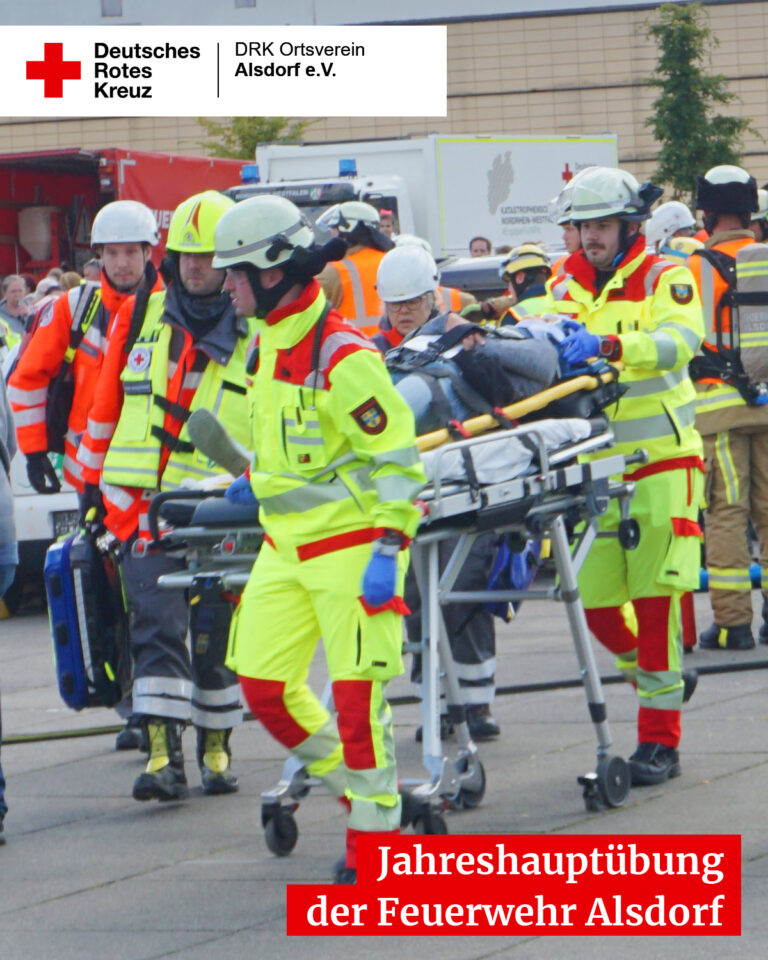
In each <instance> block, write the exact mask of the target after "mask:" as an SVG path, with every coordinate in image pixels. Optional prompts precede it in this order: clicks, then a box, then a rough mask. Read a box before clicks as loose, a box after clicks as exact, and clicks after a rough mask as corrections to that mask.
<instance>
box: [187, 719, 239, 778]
mask: <svg viewBox="0 0 768 960" xmlns="http://www.w3.org/2000/svg"><path fill="white" fill-rule="evenodd" d="M231 732H232V731H231V730H204V729H203V728H202V727H198V728H197V765H198V767H200V778H201V780H202V783H203V793H207V794H211V795H213V794H217V793H235V791H236V790H237V789H238V787H239V785H238V782H237V777H236V776H235V775H234V773H232V770H231V769H230V766H229V762H230V760H231V759H232V751H231V750H230V749H229V735H230V733H231Z"/></svg>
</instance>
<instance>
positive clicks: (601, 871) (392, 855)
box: [287, 834, 741, 937]
mask: <svg viewBox="0 0 768 960" xmlns="http://www.w3.org/2000/svg"><path fill="white" fill-rule="evenodd" d="M287 902H288V919H287V932H288V934H289V935H290V936H297V935H301V936H306V935H315V936H345V935H346V936H382V935H385V936H386V935H391V936H402V935H404V934H409V935H411V936H413V935H422V936H441V935H442V936H462V935H464V936H466V935H471V936H493V935H498V936H516V935H531V934H535V935H539V936H540V935H550V936H627V935H628V934H635V933H640V934H643V935H644V936H674V935H681V934H682V935H685V936H697V935H698V936H708V937H711V936H738V935H739V934H740V933H741V837H739V836H734V835H715V836H712V835H706V834H690V835H686V834H684V835H674V836H667V835H656V834H653V835H650V834H638V835H629V836H621V835H618V836H537V835H530V836H514V837H510V836H506V835H497V836H489V835H484V836H467V835H461V836H460V835H453V836H395V837H393V836H391V835H381V836H377V835H375V834H371V835H370V836H361V837H359V839H358V881H357V884H356V885H353V886H326V885H319V884H311V885H290V886H288V888H287Z"/></svg>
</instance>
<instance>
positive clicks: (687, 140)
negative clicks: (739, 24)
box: [645, 3, 759, 199]
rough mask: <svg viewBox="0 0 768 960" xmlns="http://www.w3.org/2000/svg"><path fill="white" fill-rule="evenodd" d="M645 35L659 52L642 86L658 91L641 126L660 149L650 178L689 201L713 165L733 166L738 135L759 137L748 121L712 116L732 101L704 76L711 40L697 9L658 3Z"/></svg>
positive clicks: (718, 82)
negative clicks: (702, 175) (699, 178)
mask: <svg viewBox="0 0 768 960" xmlns="http://www.w3.org/2000/svg"><path fill="white" fill-rule="evenodd" d="M646 35H647V36H648V37H649V38H650V39H652V40H654V41H655V43H656V46H657V47H658V50H659V58H658V60H657V63H656V74H655V76H653V77H651V78H649V79H648V80H647V81H646V82H647V83H648V84H649V85H650V86H652V87H657V88H658V89H659V91H660V92H659V96H658V97H657V98H656V99H655V100H654V101H653V111H654V112H653V115H652V116H651V117H649V118H648V119H647V120H646V121H645V125H646V126H647V127H650V128H651V129H652V131H653V135H654V137H655V139H656V140H657V141H658V142H659V143H660V144H661V148H660V150H659V152H658V155H657V163H658V165H657V167H656V173H655V176H656V179H657V180H658V182H659V183H665V184H669V185H670V186H671V187H672V188H673V191H674V196H675V197H676V198H684V199H687V198H686V196H685V195H686V194H687V195H689V196H690V198H691V199H692V198H693V195H694V192H695V187H696V177H697V175H698V174H700V173H704V172H705V171H706V170H708V169H709V168H710V167H713V166H715V165H716V164H719V163H735V164H738V163H739V162H740V159H741V139H742V137H743V135H744V134H745V133H746V132H747V131H749V132H751V133H755V134H756V135H757V136H759V133H758V132H757V131H756V130H755V129H754V127H753V126H752V124H751V123H750V121H749V120H745V119H742V118H740V117H734V116H725V115H723V114H719V113H714V111H715V109H716V107H717V106H718V105H721V104H722V105H726V104H730V103H733V102H734V101H737V100H738V98H737V97H736V95H735V94H734V93H731V92H730V91H729V90H728V80H727V78H726V77H725V76H724V75H723V74H709V73H707V72H706V69H705V61H708V60H709V59H710V56H711V52H712V49H713V48H714V47H715V46H716V45H717V39H716V38H715V37H713V36H712V33H711V31H710V29H709V26H708V24H707V18H706V13H705V12H704V10H703V8H702V6H701V4H699V3H692V4H689V5H686V6H678V5H677V4H672V3H664V4H662V5H661V6H660V7H659V9H658V20H656V21H655V22H653V23H650V24H649V25H648V29H647V34H646Z"/></svg>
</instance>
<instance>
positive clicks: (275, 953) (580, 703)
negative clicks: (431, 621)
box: [0, 595, 768, 960]
mask: <svg viewBox="0 0 768 960" xmlns="http://www.w3.org/2000/svg"><path fill="white" fill-rule="evenodd" d="M696 609H697V617H698V624H699V627H700V628H702V627H704V626H706V625H708V624H709V622H710V617H709V609H708V603H707V599H706V597H705V596H697V598H696ZM755 611H756V615H757V611H758V597H757V595H756V596H755ZM757 625H758V621H757V618H756V621H755V626H756V627H757ZM498 648H499V657H498V674H497V682H498V684H499V685H500V686H504V687H511V688H512V689H513V690H514V689H515V688H517V687H520V686H521V685H526V684H535V683H544V682H546V681H568V682H570V681H573V680H574V679H575V678H577V677H578V668H577V663H576V658H575V654H574V650H573V644H572V642H571V640H570V636H569V633H568V630H567V626H566V620H565V616H564V610H563V608H562V607H561V606H560V605H558V604H556V603H554V602H551V601H545V602H528V603H527V604H525V605H524V606H523V608H522V609H521V611H520V613H519V615H518V618H517V619H516V621H515V622H514V623H512V624H510V625H507V626H502V627H501V629H500V630H499V642H498ZM598 659H599V663H600V667H601V671H602V672H603V674H605V675H612V674H614V673H615V671H614V668H613V664H612V659H611V657H610V656H609V655H607V654H606V653H605V652H604V651H598ZM686 666H687V667H689V666H690V667H697V668H699V669H701V671H702V675H701V677H700V680H699V686H698V689H697V691H696V693H695V696H694V697H693V699H692V701H691V702H690V703H689V704H688V705H687V706H686V708H685V711H684V716H683V742H682V745H681V762H682V768H683V773H682V776H681V777H679V778H678V779H676V780H672V781H670V782H669V783H667V784H665V785H663V786H660V787H646V788H643V789H633V790H632V791H631V793H630V795H629V797H628V799H627V801H626V803H625V804H624V805H623V806H622V807H620V808H618V809H613V810H608V811H603V812H600V813H588V812H587V811H586V809H585V806H584V803H583V800H582V796H581V788H580V787H579V786H578V784H577V782H576V778H577V777H578V776H579V775H580V774H583V773H585V772H586V771H588V770H591V769H593V768H594V764H595V749H596V739H595V733H594V729H593V727H592V724H591V722H590V719H589V714H588V711H587V706H586V699H585V695H584V691H583V689H581V688H580V687H565V688H561V689H552V690H545V691H538V692H528V693H521V692H512V693H509V694H507V695H503V696H499V697H497V701H496V704H495V707H494V714H495V715H496V717H497V719H498V720H499V722H500V724H501V727H502V735H501V737H500V738H499V739H498V740H496V741H494V742H491V743H486V744H482V745H481V755H482V760H483V763H484V766H485V769H486V774H487V791H486V795H485V798H484V801H483V802H482V804H481V805H480V806H479V807H478V808H477V809H475V810H470V811H462V812H453V811H448V812H447V814H446V821H447V824H448V828H449V831H450V833H451V835H458V834H462V833H471V834H483V833H501V834H509V835H516V834H554V835H558V834H588V835H595V834H615V835H616V836H617V837H618V838H619V839H620V835H625V834H632V833H709V834H713V833H739V834H741V837H742V853H743V869H742V884H743V889H742V897H743V909H742V917H743V928H742V935H741V937H728V938H719V937H708V936H705V937H690V936H688V937H671V936H660V937H654V938H653V939H652V940H651V941H650V942H649V941H648V940H647V939H646V938H643V937H640V936H637V937H627V936H620V937H610V936H605V937H578V938H577V937H567V936H566V937H557V936H547V937H535V936H529V937H505V936H498V937H478V936H471V935H470V936H458V935H457V936H446V937H439V938H438V937H424V938H416V937H409V938H403V937H387V936H379V937H371V938H366V939H348V938H342V937H317V938H313V937H288V936H287V935H286V906H285V901H286V894H285V886H286V884H287V883H307V882H310V883H323V882H326V881H327V880H329V878H330V873H331V868H332V864H333V862H334V861H335V860H336V859H337V858H338V856H339V855H340V854H341V852H342V847H343V836H344V819H343V815H342V814H341V812H340V811H339V809H338V805H337V804H336V803H335V802H333V801H332V800H330V799H329V798H328V797H326V796H325V795H324V794H323V793H322V792H321V790H320V789H313V790H312V791H311V793H310V795H309V796H308V797H307V798H306V799H305V800H304V801H303V802H302V804H301V807H300V809H299V811H298V813H297V821H298V824H299V828H300V836H299V840H298V844H297V846H296V849H295V851H294V852H293V853H292V854H291V855H290V856H288V857H284V858H276V857H274V856H273V855H272V854H271V853H270V852H269V851H268V850H267V848H266V846H265V843H264V837H263V831H262V827H261V823H260V809H261V805H260V793H261V791H262V790H265V789H268V788H269V787H271V786H274V784H275V783H276V782H277V780H278V779H279V776H280V773H281V770H282V765H283V760H284V755H283V752H282V750H281V748H280V747H279V746H278V745H277V744H276V743H274V742H273V741H272V740H271V739H270V738H269V737H268V736H267V735H266V734H265V732H264V731H263V730H262V729H261V727H260V726H259V724H257V723H256V722H248V723H246V724H245V726H244V727H243V729H242V730H238V731H237V732H236V733H235V734H234V736H233V740H232V746H233V750H234V761H233V765H234V768H235V769H236V771H237V773H238V775H239V777H240V785H241V786H240V791H239V793H237V794H234V795H230V796H223V797H207V796H204V795H203V794H202V793H201V790H200V786H199V776H198V773H197V770H196V767H195V763H194V733H193V731H191V730H190V731H188V732H187V733H186V734H185V738H184V739H185V750H186V756H187V775H188V778H189V781H190V786H191V797H190V799H189V800H188V801H186V802H183V803H175V804H164V805H161V804H157V803H137V802H136V801H134V800H133V799H132V798H131V785H132V782H133V779H134V778H135V777H136V776H137V774H138V773H139V772H140V771H141V769H142V764H143V761H142V757H141V755H140V754H139V753H138V752H130V753H125V752H123V753H118V752H116V751H115V750H114V730H116V729H117V724H118V723H119V721H118V718H117V716H116V715H115V714H114V712H112V711H109V710H103V709H92V710H87V711H83V712H81V713H74V712H73V711H71V710H69V709H68V708H66V707H65V706H64V704H63V703H62V702H61V700H60V699H59V697H58V692H57V689H56V683H55V676H54V671H53V666H52V655H51V645H50V638H49V633H48V624H47V619H46V616H45V613H44V612H43V611H42V609H41V607H40V606H39V604H38V605H36V604H35V602H34V598H33V599H32V600H30V601H29V602H27V604H26V605H25V607H24V608H23V609H22V611H21V613H20V615H18V616H16V617H14V618H12V619H9V620H4V621H0V686H1V688H2V711H3V733H4V736H5V737H6V740H7V742H6V743H5V744H4V745H3V749H2V762H3V768H4V770H5V773H6V778H7V781H8V785H7V790H6V798H7V801H8V803H9V806H10V812H9V814H8V816H7V818H6V836H7V845H6V846H5V847H0V960H70V958H71V960H75V958H77V960H160V958H171V957H173V958H178V957H181V958H184V960H213V958H216V960H219V958H221V960H252V958H265V960H282V958H291V960H295V958H296V957H297V956H298V957H301V956H305V955H306V956H311V957H312V960H326V958H328V960H337V958H338V956H339V953H340V952H341V951H345V955H351V956H356V955H365V957H366V960H379V958H386V960H393V958H411V957H417V958H419V960H423V958H425V957H432V956H435V957H438V956H439V957H440V958H441V960H480V958H500V957H510V958H514V960H559V958H569V960H570V958H581V957H585V956H587V955H589V956H590V957H592V958H595V960H600V958H603V957H605V958H609V957H610V958H611V960H615V958H617V957H618V958H635V957H637V958H640V957H642V958H647V956H648V955H649V954H651V955H652V956H653V957H654V960H667V958H670V960H672V958H674V960H693V958H704V957H718V958H721V957H726V958H754V960H762V958H764V957H765V956H766V945H765V944H766V938H767V937H768V909H766V906H765V904H766V897H767V896H768V824H766V820H765V801H764V796H765V791H768V721H767V718H766V714H767V713H768V669H766V667H768V647H764V646H758V647H757V648H756V649H755V650H753V651H749V652H746V653H731V652H701V651H696V652H694V653H693V654H691V655H690V656H688V657H686ZM732 667H733V668H739V669H734V670H733V671H731V670H730V668H732ZM713 669H714V670H715V671H716V672H707V671H709V670H713ZM322 672H323V668H322V662H317V663H316V665H315V667H314V669H313V678H314V682H315V684H316V685H317V686H318V687H319V686H321V685H322ZM411 692H412V691H411V688H410V686H409V684H408V682H407V680H406V679H405V678H398V679H397V680H396V681H394V682H393V683H392V684H391V686H390V693H391V694H392V695H393V696H397V695H407V694H409V693H411ZM605 692H606V697H607V701H608V715H609V721H610V724H611V732H612V735H613V739H614V743H615V751H616V752H617V753H619V754H621V755H623V756H624V757H628V756H629V754H630V753H631V752H632V750H633V749H634V745H635V714H636V701H635V696H634V694H633V692H632V691H631V689H630V688H629V687H628V686H626V685H624V684H621V685H619V684H616V685H608V686H606V688H605ZM419 722H420V716H419V708H418V707H417V706H416V705H402V706H397V707H395V723H396V737H397V748H398V758H399V763H400V768H401V773H402V774H403V775H405V776H409V777H421V776H423V775H424V770H423V767H422V765H421V755H420V752H419V750H420V748H419V747H418V746H417V744H416V743H415V742H414V731H415V728H416V726H417V725H418V723H419ZM78 733H80V734H85V735H84V736H77V735H76V734H78ZM447 748H448V749H449V750H450V748H451V744H450V742H449V743H448V744H447Z"/></svg>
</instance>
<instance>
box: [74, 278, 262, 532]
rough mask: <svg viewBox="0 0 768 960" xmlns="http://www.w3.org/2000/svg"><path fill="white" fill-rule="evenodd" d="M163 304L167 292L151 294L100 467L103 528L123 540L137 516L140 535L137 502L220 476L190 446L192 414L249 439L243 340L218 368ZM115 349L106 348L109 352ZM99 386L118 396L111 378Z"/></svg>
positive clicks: (140, 512) (122, 378)
mask: <svg viewBox="0 0 768 960" xmlns="http://www.w3.org/2000/svg"><path fill="white" fill-rule="evenodd" d="M164 303H165V294H164V293H156V294H153V295H152V296H151V297H150V299H149V305H148V307H147V313H146V316H145V318H144V323H143V325H142V328H141V331H140V333H139V336H138V337H137V339H136V341H135V343H134V346H133V348H132V350H131V352H130V354H129V355H128V357H127V362H125V364H124V366H123V369H122V373H120V384H121V385H122V407H121V409H120V413H119V416H118V418H117V426H116V428H115V429H114V433H113V434H112V436H111V440H110V442H109V448H108V450H107V453H106V457H105V458H104V463H103V468H102V479H101V486H102V490H103V491H104V499H105V502H106V505H107V518H106V525H107V527H108V528H109V529H110V530H112V532H113V533H114V534H115V535H116V536H118V537H120V538H121V539H126V534H127V533H128V532H133V527H135V524H136V519H137V515H138V520H139V530H140V533H142V534H144V532H145V531H144V529H143V527H142V525H141V522H140V521H141V518H142V516H143V515H144V514H145V512H146V510H145V509H144V505H142V508H141V509H138V511H137V504H138V503H139V502H140V501H143V500H144V498H145V495H146V492H147V491H155V490H157V489H161V490H172V489H175V488H177V487H179V486H180V485H181V483H182V480H184V479H185V478H187V477H190V478H192V479H195V480H200V479H204V478H205V477H209V476H213V475H215V474H217V473H221V472H222V470H221V468H220V467H218V466H217V465H216V464H214V463H212V462H211V461H210V460H209V459H208V458H207V457H206V456H204V455H203V454H202V453H201V452H200V451H199V450H197V449H196V448H195V447H194V446H193V444H192V443H191V441H190V438H189V433H188V431H187V427H186V421H187V419H188V417H189V414H190V413H191V412H193V411H195V410H198V409H207V410H210V411H211V412H212V413H214V414H215V415H216V416H217V417H218V418H219V420H220V421H221V423H222V424H223V425H224V426H225V427H226V429H227V431H228V432H229V433H230V434H231V435H232V436H233V437H234V438H235V439H236V440H238V441H240V442H241V443H246V444H247V442H248V439H249V429H248V401H247V397H246V384H245V356H246V349H247V338H245V337H239V338H237V339H236V341H235V342H233V344H232V353H231V355H230V358H229V361H228V363H226V364H220V363H216V362H214V361H213V360H211V359H209V358H208V357H207V356H206V355H205V354H204V353H203V351H202V350H200V349H198V348H197V347H196V345H195V344H194V343H193V341H192V338H191V336H190V334H189V333H188V332H187V331H183V330H181V329H180V328H177V327H174V325H173V324H171V323H169V322H166V321H165V320H164V319H163V317H164ZM121 319H122V318H121ZM125 333H126V331H125V329H123V330H121V331H120V339H119V340H118V339H117V338H116V339H115V347H114V349H116V350H120V352H121V353H122V343H123V342H124V341H125ZM174 336H175V337H177V338H179V339H177V342H180V338H183V345H182V346H181V348H180V350H177V351H176V353H177V356H175V357H173V358H172V357H171V356H170V347H171V343H172V338H173V337H174ZM112 350H113V347H112V346H110V354H112ZM108 370H110V371H112V364H110V363H109V357H108V360H107V362H105V374H106V373H107V371H108ZM103 388H104V389H105V390H107V391H110V390H111V391H112V392H117V393H118V394H119V384H118V383H117V382H116V381H114V380H113V381H112V382H111V383H106V382H105V383H104V384H103ZM101 389H102V382H101V381H100V383H99V390H100V391H101ZM94 426H95V424H91V428H93V427H94ZM127 527H130V528H131V529H130V531H128V530H127V529H126V528H127Z"/></svg>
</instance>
